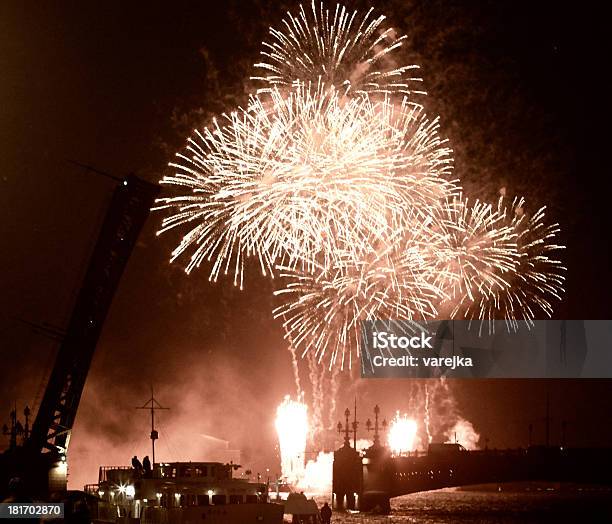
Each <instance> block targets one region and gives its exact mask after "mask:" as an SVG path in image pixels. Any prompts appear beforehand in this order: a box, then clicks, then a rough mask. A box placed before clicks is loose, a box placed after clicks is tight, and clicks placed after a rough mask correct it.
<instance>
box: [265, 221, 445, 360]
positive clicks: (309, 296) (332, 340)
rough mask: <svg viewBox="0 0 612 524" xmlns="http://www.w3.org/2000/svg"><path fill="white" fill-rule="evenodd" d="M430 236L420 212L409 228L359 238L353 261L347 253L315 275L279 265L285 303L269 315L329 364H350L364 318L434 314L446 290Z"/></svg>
mask: <svg viewBox="0 0 612 524" xmlns="http://www.w3.org/2000/svg"><path fill="white" fill-rule="evenodd" d="M429 236H430V235H429V232H428V224H427V223H422V222H420V220H419V219H418V218H417V219H414V220H413V221H412V227H410V228H401V229H400V230H398V231H397V232H396V233H395V234H385V233H383V235H380V236H379V235H376V236H372V237H371V238H369V239H368V241H365V242H363V241H362V242H361V244H360V256H359V257H358V258H357V259H355V258H354V253H351V255H350V256H347V257H345V258H344V259H340V260H337V261H335V262H334V263H332V264H328V265H327V266H319V267H317V268H315V271H314V272H312V273H307V272H303V271H299V270H295V269H292V268H287V267H282V268H280V271H281V276H282V279H283V282H284V287H282V288H281V289H279V290H278V291H276V293H275V295H276V296H279V297H281V298H282V300H283V303H282V305H281V306H279V307H278V308H276V309H275V311H274V315H275V317H277V318H278V317H281V318H282V319H283V326H284V328H285V332H286V334H287V337H288V338H290V339H291V340H292V342H293V343H294V344H295V346H296V347H297V348H301V350H302V353H303V354H305V353H307V352H308V351H313V352H314V353H315V355H316V357H317V359H318V361H319V362H320V361H322V360H323V359H324V358H325V357H326V356H327V357H328V358H327V362H328V364H329V367H330V368H331V367H332V366H333V365H336V364H339V365H340V367H341V368H344V367H345V366H348V367H349V368H351V367H352V361H353V359H354V358H358V357H359V348H360V346H361V338H360V327H361V326H360V324H361V322H362V321H365V320H375V319H393V320H394V321H401V320H423V319H428V318H434V317H435V316H436V313H437V310H436V307H435V304H436V303H438V302H439V301H440V300H441V298H442V296H443V292H442V291H441V290H440V289H439V288H438V287H436V286H435V285H433V284H432V282H433V281H434V280H435V277H434V268H435V265H434V264H432V262H431V260H430V259H429V256H430V253H431V251H430V250H429V249H428V248H426V245H425V244H426V243H427V241H428V238H429Z"/></svg>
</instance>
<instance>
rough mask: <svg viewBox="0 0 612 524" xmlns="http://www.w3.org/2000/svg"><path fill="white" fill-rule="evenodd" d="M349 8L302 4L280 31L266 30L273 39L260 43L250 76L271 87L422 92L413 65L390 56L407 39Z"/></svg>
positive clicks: (365, 91) (378, 19)
mask: <svg viewBox="0 0 612 524" xmlns="http://www.w3.org/2000/svg"><path fill="white" fill-rule="evenodd" d="M372 11H373V9H370V10H369V11H368V12H367V13H366V14H365V16H360V15H358V13H357V11H353V12H352V13H351V12H349V11H348V10H347V9H346V8H345V7H344V6H342V5H339V4H338V5H336V8H335V10H333V11H330V10H329V9H326V8H325V7H324V5H323V3H321V4H320V5H319V6H318V7H317V5H316V4H315V2H314V0H313V2H312V3H311V6H310V10H307V9H305V8H304V7H303V6H302V5H300V7H299V14H298V15H297V16H294V15H292V14H290V13H288V14H287V18H285V20H283V26H284V30H282V31H279V30H277V29H273V28H271V29H270V36H271V40H270V41H269V42H264V43H263V50H262V52H261V54H262V57H263V60H264V61H263V62H260V63H258V64H255V68H256V69H258V70H259V71H261V75H260V76H256V77H253V79H254V80H259V81H261V82H263V84H264V85H265V87H263V88H261V90H262V91H266V90H268V89H270V88H271V87H287V86H292V85H295V84H299V83H302V84H304V83H306V84H307V83H310V82H317V81H319V80H323V81H324V82H325V84H327V85H330V86H335V87H336V88H338V89H340V90H341V91H342V92H344V93H347V94H359V93H369V94H373V93H384V94H389V93H399V94H404V95H415V94H417V95H418V94H425V93H424V92H423V91H421V90H420V89H419V88H418V87H417V88H414V87H413V86H415V85H416V86H419V85H420V83H421V78H418V77H415V76H413V73H414V70H416V69H418V66H416V65H404V66H399V67H398V66H397V65H396V63H397V61H396V60H395V59H394V57H395V55H396V54H397V51H398V50H399V48H400V47H401V46H402V43H403V42H404V40H405V39H406V37H405V36H400V37H397V36H396V32H395V30H394V29H393V28H391V27H389V28H385V27H384V26H383V22H384V20H385V17H384V16H379V17H377V18H373V17H372V16H371V15H372Z"/></svg>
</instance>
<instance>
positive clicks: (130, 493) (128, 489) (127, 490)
mask: <svg viewBox="0 0 612 524" xmlns="http://www.w3.org/2000/svg"><path fill="white" fill-rule="evenodd" d="M125 494H126V495H127V496H128V497H133V496H134V495H135V494H136V490H135V489H134V486H132V485H131V484H130V485H129V486H126V487H125Z"/></svg>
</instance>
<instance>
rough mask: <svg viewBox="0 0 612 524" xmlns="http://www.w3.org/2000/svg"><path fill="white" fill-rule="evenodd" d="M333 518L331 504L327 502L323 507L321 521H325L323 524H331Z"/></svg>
mask: <svg viewBox="0 0 612 524" xmlns="http://www.w3.org/2000/svg"><path fill="white" fill-rule="evenodd" d="M331 516H332V510H331V508H330V507H329V504H328V503H327V502H326V503H325V504H323V507H322V508H321V520H322V521H323V524H330V522H331Z"/></svg>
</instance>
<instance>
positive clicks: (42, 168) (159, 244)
mask: <svg viewBox="0 0 612 524" xmlns="http://www.w3.org/2000/svg"><path fill="white" fill-rule="evenodd" d="M126 4H127V3H124V2H110V3H105V4H104V5H103V6H102V5H99V6H96V7H94V6H93V5H90V6H87V7H83V6H82V5H81V4H79V3H76V2H75V3H72V4H71V3H67V2H66V3H64V2H62V3H49V2H47V3H41V5H35V4H34V3H32V4H30V5H29V6H28V5H26V4H24V3H22V2H3V3H2V5H1V6H0V134H1V135H0V214H1V215H0V233H1V236H0V238H1V239H2V247H1V248H0V275H2V278H1V279H0V359H1V360H0V362H1V364H0V366H1V368H2V370H3V372H2V377H1V379H0V380H1V388H0V420H2V422H4V420H3V419H4V418H6V419H8V413H9V410H10V409H11V406H12V403H13V402H14V401H17V403H18V405H23V404H25V403H28V404H30V406H32V405H36V401H37V400H40V395H41V394H42V389H41V388H42V387H44V385H45V380H46V374H47V373H48V372H49V370H50V366H51V364H52V362H53V357H54V351H55V349H56V344H55V343H54V342H53V341H52V340H49V339H47V338H45V337H44V336H42V335H41V334H40V333H37V332H36V331H35V330H33V329H32V328H31V327H30V326H29V325H28V324H26V323H24V322H23V321H28V322H33V323H37V324H42V323H48V324H50V325H53V326H59V327H65V326H66V324H67V321H68V318H69V316H70V311H71V307H72V304H73V301H74V299H75V296H76V293H77V291H78V288H79V285H80V282H81V279H82V277H83V274H84V271H85V268H86V264H87V260H88V256H89V253H90V250H91V248H92V247H93V244H94V242H95V238H96V232H97V228H98V227H99V225H100V221H101V218H102V216H103V214H104V211H105V206H106V205H107V203H108V200H109V198H110V194H111V192H112V190H113V188H114V182H113V181H112V180H109V179H107V178H104V177H101V176H99V175H95V174H92V173H90V172H87V171H85V170H83V169H81V168H79V167H77V166H75V165H74V164H72V163H70V161H71V160H72V161H78V162H81V163H86V164H91V165H93V166H95V167H97V168H98V169H101V170H104V171H107V172H109V173H112V174H113V175H115V176H124V175H126V174H128V173H136V174H137V175H139V176H141V177H143V178H145V179H147V180H150V181H157V180H159V179H160V178H161V176H162V175H163V174H164V173H166V172H167V171H166V170H167V168H166V167H165V166H166V164H167V162H168V161H169V160H171V158H172V155H173V154H174V152H175V151H178V150H179V149H180V148H181V147H182V145H183V144H184V142H185V137H186V136H187V135H188V134H189V132H190V130H191V129H192V128H193V127H194V126H201V125H205V124H206V123H207V122H208V121H209V119H210V117H211V116H212V115H215V114H220V113H222V112H223V111H226V110H231V109H232V108H234V107H235V106H237V105H239V104H244V103H245V101H246V96H247V93H248V91H249V88H250V86H249V82H248V76H249V72H250V64H252V63H253V62H255V61H257V58H258V52H259V44H260V42H261V40H262V39H263V38H265V36H266V33H267V30H268V26H269V25H275V26H278V25H279V23H280V20H281V18H282V15H283V12H284V10H286V9H292V10H293V11H295V9H294V7H295V6H294V5H293V4H292V3H290V2H265V1H263V0H261V1H257V2H246V1H241V2H238V1H230V2H220V3H219V4H218V5H217V6H215V7H213V6H211V5H209V4H210V3H209V2H189V3H184V4H177V3H175V2H173V3H170V2H168V3H163V4H162V3H152V4H151V3H144V2H142V3H141V2H133V3H130V5H126ZM295 5H297V4H295ZM365 5H368V4H365V3H364V2H355V3H351V4H349V6H350V7H358V8H360V9H361V8H362V7H363V6H365ZM372 5H374V7H375V8H376V12H377V13H378V12H380V13H384V14H386V15H388V18H389V20H390V23H391V24H392V25H393V26H394V27H396V28H398V30H399V31H400V32H401V33H406V34H408V36H409V38H408V43H407V45H406V46H405V49H404V51H403V52H404V53H405V54H404V57H405V58H406V59H407V61H410V62H412V63H418V64H420V65H421V66H422V76H423V78H424V79H425V88H426V90H427V91H428V93H429V97H428V99H427V100H426V102H425V104H426V107H427V109H428V110H429V111H431V112H432V113H438V114H440V115H441V123H442V128H441V129H442V134H444V135H446V136H448V137H449V138H450V140H451V143H452V146H453V148H454V150H455V158H456V171H455V173H456V175H457V176H459V177H461V178H462V180H463V181H464V182H465V187H466V190H467V191H468V193H470V194H473V195H475V196H477V197H479V198H485V199H493V198H495V195H496V192H497V191H498V190H499V189H500V188H501V187H502V186H503V187H506V189H507V190H508V191H509V192H510V194H523V195H525V196H526V197H527V199H528V202H532V205H533V206H534V207H535V206H537V207H539V206H541V205H547V206H548V209H549V216H550V217H551V218H552V219H554V220H555V221H558V222H559V223H560V225H561V228H562V230H563V235H562V239H563V241H564V242H565V243H566V244H567V246H568V249H567V251H566V253H565V255H564V262H565V263H566V265H567V267H568V282H567V294H566V296H565V298H564V301H563V303H562V304H558V305H557V308H556V313H555V316H556V317H557V318H568V319H573V318H586V319H606V318H610V306H609V300H610V299H609V296H610V291H611V286H610V279H609V268H610V252H609V237H610V235H609V231H610V218H609V217H610V209H609V196H608V193H607V191H606V189H605V188H606V182H607V178H608V176H609V167H608V163H609V161H608V160H607V158H606V157H607V151H608V149H607V147H606V146H605V145H604V144H603V141H604V138H603V137H604V136H607V132H608V129H607V128H608V125H607V117H606V113H607V100H606V98H607V97H608V96H609V94H608V92H607V90H606V86H605V85H604V83H603V82H604V80H603V78H604V76H606V74H607V71H606V70H605V69H606V68H607V64H608V58H607V53H606V50H605V48H604V41H605V40H606V38H605V36H606V33H605V30H607V29H606V28H604V27H603V26H604V20H606V18H605V17H604V16H603V14H602V13H600V12H598V10H599V9H600V8H599V7H596V4H595V3H590V2H580V3H579V4H578V6H577V7H573V8H570V7H565V6H564V5H562V3H559V2H538V6H537V7H534V6H533V5H532V4H531V2H509V1H503V2H466V3H465V5H464V4H463V3H461V2H455V1H449V2H443V1H425V0H423V1H418V0H409V1H400V0H388V1H384V2H375V3H372ZM160 220H161V215H158V214H155V213H153V214H152V215H151V217H150V218H149V220H148V222H147V225H146V226H145V230H144V231H143V233H142V235H141V237H140V241H139V244H138V246H137V248H136V250H135V251H134V253H133V255H132V257H131V260H130V263H129V265H128V268H127V271H126V273H125V274H124V277H123V280H122V282H121V285H120V288H119V291H118V293H117V295H116V296H115V300H114V302H113V306H112V309H111V312H110V314H109V316H108V319H107V322H106V325H105V328H104V331H103V334H102V337H101V339H100V342H99V345H98V349H97V353H96V355H95V357H94V362H93V365H92V368H91V371H90V375H89V378H88V383H87V385H86V389H85V392H84V395H83V399H82V403H81V410H80V412H79V416H78V418H77V423H76V427H75V431H74V433H73V440H72V448H71V453H72V455H71V456H72V457H73V460H74V462H73V464H74V466H73V470H72V471H71V474H72V475H73V479H75V480H74V482H75V484H76V485H77V487H78V485H79V484H82V483H83V482H84V481H86V480H88V481H94V480H95V478H96V474H97V469H96V468H97V464H98V463H99V461H100V456H106V457H107V458H108V460H105V463H106V462H108V461H116V462H127V461H128V460H129V458H130V457H131V456H132V455H133V454H136V453H138V454H139V455H142V454H144V453H145V452H147V451H148V448H146V446H147V440H146V437H147V427H146V424H147V420H146V415H144V414H143V413H141V412H136V411H135V410H134V409H133V408H134V407H136V406H138V405H140V404H142V403H144V401H145V400H146V399H147V398H148V395H149V386H150V384H151V383H152V384H153V385H154V386H155V388H156V391H157V396H158V397H159V400H160V402H161V403H162V404H164V405H167V406H169V407H171V408H172V409H171V411H170V412H168V413H167V414H164V415H163V418H162V419H161V421H160V424H161V426H160V428H161V439H160V444H159V446H160V448H159V449H160V450H161V451H160V453H161V454H162V455H163V457H162V458H163V459H171V458H173V457H174V456H176V455H177V454H179V453H181V452H182V453H191V452H193V453H194V454H195V453H202V450H204V452H208V451H210V453H213V452H214V450H213V448H215V446H218V444H214V445H213V444H211V442H213V441H214V438H219V439H223V440H225V441H228V442H229V443H228V444H227V445H228V446H229V448H230V449H238V448H240V449H242V450H243V460H245V461H246V460H248V461H250V463H253V464H256V465H255V466H254V467H256V468H265V467H267V466H268V465H269V466H270V467H275V466H274V464H275V463H274V460H275V458H274V457H275V451H274V428H273V417H274V411H275V408H276V405H277V404H278V402H279V401H280V400H281V399H282V397H283V395H284V394H286V393H294V389H295V388H294V386H293V380H292V377H291V367H290V359H289V355H288V353H287V351H286V350H285V348H286V346H285V344H284V342H283V340H282V334H281V329H280V326H279V324H278V323H277V322H275V321H274V320H273V319H272V315H271V308H272V306H273V303H272V298H271V291H272V284H271V283H270V282H269V281H266V280H263V279H261V278H258V277H257V271H256V270H255V271H252V272H251V273H250V274H249V275H248V276H249V277H251V278H249V279H248V282H247V287H246V290H245V291H243V292H240V291H239V290H238V289H236V288H234V287H233V286H232V283H231V279H229V278H228V279H227V280H223V281H220V282H219V283H217V284H210V283H209V282H208V273H207V272H206V269H202V270H201V271H196V272H195V273H194V274H192V275H191V276H189V277H188V276H186V275H185V274H184V272H183V270H182V269H183V265H182V263H184V262H185V260H183V261H180V262H178V263H175V264H174V265H172V266H171V265H169V263H168V258H169V252H170V250H171V249H172V247H173V246H174V245H175V244H176V242H177V241H178V236H177V235H176V234H173V233H169V234H167V235H166V236H164V237H161V238H157V237H156V236H155V231H156V229H157V228H158V227H159V223H160ZM342 385H343V387H342V390H341V393H340V396H341V399H340V404H339V405H340V407H341V408H342V409H344V403H345V402H349V401H350V400H349V399H351V398H352V397H353V395H354V394H357V395H358V397H359V399H360V401H361V402H362V403H363V406H364V407H363V409H367V410H370V409H371V407H372V406H373V405H374V403H375V402H378V403H380V404H381V407H383V411H385V410H386V411H387V412H388V413H391V412H392V411H394V410H395V409H406V406H407V402H408V401H407V399H406V395H407V391H408V384H407V382H406V383H404V382H398V381H386V382H385V381H379V382H376V384H370V383H365V382H364V381H359V380H351V379H350V377H347V376H345V377H344V378H343V381H342ZM611 386H612V382H609V381H594V380H593V381H548V382H546V381H538V380H531V381H528V380H513V381H501V380H500V381H476V380H472V381H456V382H453V383H452V384H451V389H452V392H453V395H454V398H455V399H456V402H457V404H458V407H459V409H460V410H461V412H462V414H463V416H464V417H465V418H466V419H468V420H470V421H471V422H472V423H473V424H474V426H475V428H476V429H477V431H478V432H479V433H480V434H481V435H482V436H483V437H484V436H486V437H487V438H489V439H490V442H491V443H492V444H495V445H496V446H498V447H503V446H518V445H524V444H525V439H526V434H527V430H526V426H527V424H529V423H530V422H532V423H534V425H535V427H536V437H537V436H538V434H539V435H540V436H539V438H543V437H542V436H543V425H542V422H541V418H542V417H543V416H544V405H545V400H544V399H545V396H546V392H547V391H548V393H549V395H550V398H551V405H552V408H551V411H552V416H553V439H555V438H556V439H558V438H559V436H558V428H559V427H560V423H561V420H567V421H568V427H569V429H568V443H569V444H575V445H605V444H609V443H610V442H611V441H612V422H611V421H610V416H609V414H610V408H611V407H612V400H610V399H612V395H611V393H612V387H611ZM164 425H165V426H164ZM164 428H167V429H166V430H165V429H164ZM253 435H256V436H257V437H256V438H253ZM212 437H214V438H212ZM164 438H165V439H166V441H165V442H164ZM214 442H216V441H214ZM215 449H216V448H215ZM245 457H246V458H245ZM185 458H187V457H185ZM202 458H205V457H202ZM194 459H195V458H194ZM257 461H259V463H257ZM77 465H81V469H78V468H77Z"/></svg>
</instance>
